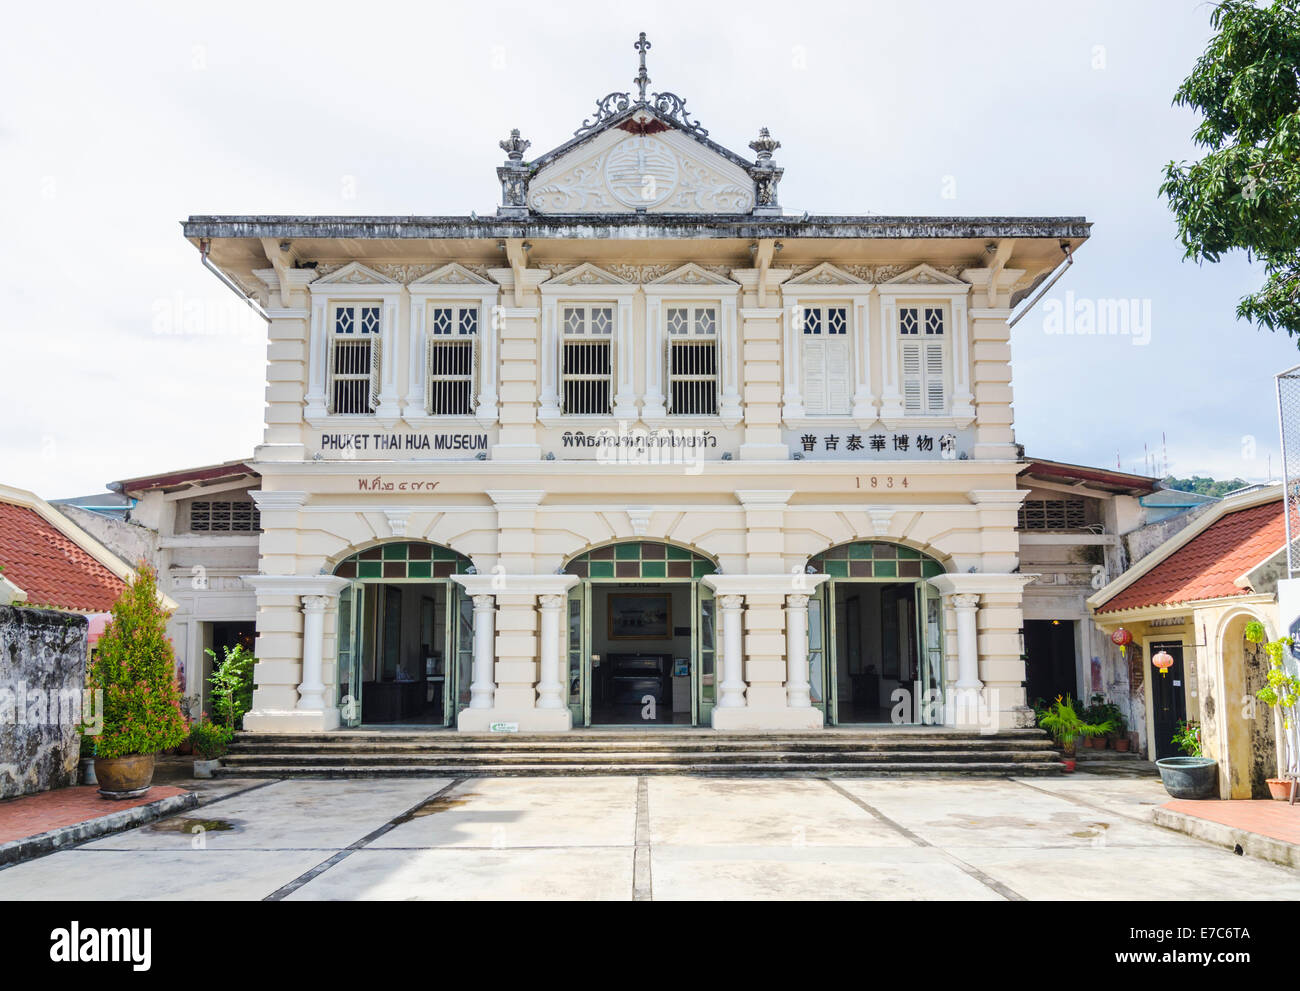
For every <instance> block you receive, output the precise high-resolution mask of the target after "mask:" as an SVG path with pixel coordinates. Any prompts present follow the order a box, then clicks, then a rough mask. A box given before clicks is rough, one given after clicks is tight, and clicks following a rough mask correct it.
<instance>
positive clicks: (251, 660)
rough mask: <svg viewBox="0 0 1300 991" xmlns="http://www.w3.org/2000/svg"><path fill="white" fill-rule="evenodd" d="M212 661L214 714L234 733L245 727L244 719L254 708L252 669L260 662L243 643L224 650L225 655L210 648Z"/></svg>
mask: <svg viewBox="0 0 1300 991" xmlns="http://www.w3.org/2000/svg"><path fill="white" fill-rule="evenodd" d="M205 653H206V654H207V655H208V656H209V657H211V658H212V676H211V677H210V678H208V684H209V685H211V686H212V714H213V715H214V716H216V718H217V722H219V723H221V724H222V725H224V726H225V727H226V728H227V729H228V730H230V731H231V732H232V733H233V732H234V731H235V730H237V729H242V728H243V726H244V715H245V713H247V712H248V710H249V709H251V708H252V707H253V665H255V664H256V663H257V658H256V657H254V656H253V654H252V653H251V652H250V651H249V650H248V649H247V648H246V647H245V646H244V645H243V644H242V643H241V644H235V646H234V647H227V648H225V651H224V655H225V656H223V657H221V658H218V657H217V652H216V651H215V650H212V649H211V648H208V649H207V650H206V651H205Z"/></svg>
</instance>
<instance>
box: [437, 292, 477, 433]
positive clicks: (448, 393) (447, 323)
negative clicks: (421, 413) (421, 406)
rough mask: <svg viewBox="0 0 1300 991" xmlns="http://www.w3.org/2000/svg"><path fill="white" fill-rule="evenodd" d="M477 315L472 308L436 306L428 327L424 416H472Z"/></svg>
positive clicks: (475, 309)
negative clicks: (425, 414)
mask: <svg viewBox="0 0 1300 991" xmlns="http://www.w3.org/2000/svg"><path fill="white" fill-rule="evenodd" d="M478 328H479V311H478V308H477V307H472V306H438V307H435V308H434V310H433V313H432V319H431V320H430V323H429V338H428V354H427V356H426V365H427V367H428V389H427V400H428V401H427V403H426V407H427V412H428V413H429V414H430V415H431V416H469V415H471V414H472V413H473V412H474V407H475V399H474V372H475V370H476V368H477V365H478Z"/></svg>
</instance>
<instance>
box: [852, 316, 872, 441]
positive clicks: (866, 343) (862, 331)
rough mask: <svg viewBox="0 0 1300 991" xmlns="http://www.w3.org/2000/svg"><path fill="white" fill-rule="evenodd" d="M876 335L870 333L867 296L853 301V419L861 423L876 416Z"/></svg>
mask: <svg viewBox="0 0 1300 991" xmlns="http://www.w3.org/2000/svg"><path fill="white" fill-rule="evenodd" d="M875 339H876V335H873V334H872V333H871V307H870V306H869V305H868V300H867V297H865V296H859V297H858V298H857V299H855V300H854V301H853V364H854V374H855V376H856V378H857V383H856V385H855V386H854V389H853V419H855V420H858V421H861V422H863V423H866V422H870V421H872V420H875V418H876V402H875V397H874V396H872V394H871V351H872V348H873V347H874V346H875Z"/></svg>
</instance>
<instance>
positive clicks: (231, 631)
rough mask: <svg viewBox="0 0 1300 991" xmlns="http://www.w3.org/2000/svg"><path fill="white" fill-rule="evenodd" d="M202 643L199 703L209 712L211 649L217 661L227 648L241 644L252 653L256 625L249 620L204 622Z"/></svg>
mask: <svg viewBox="0 0 1300 991" xmlns="http://www.w3.org/2000/svg"><path fill="white" fill-rule="evenodd" d="M203 625H204V627H205V629H204V631H203V634H204V635H203V645H204V647H205V648H206V649H205V650H204V651H203V659H202V672H201V674H202V679H201V681H200V684H199V697H200V705H201V706H202V711H203V712H209V713H210V712H211V711H212V710H211V709H210V708H209V706H210V705H211V698H210V695H211V692H212V685H211V683H210V682H209V681H208V679H209V678H211V677H212V667H213V659H212V654H209V653H208V650H211V651H212V653H213V654H216V660H217V663H220V662H221V661H223V660H224V659H225V657H226V651H227V650H234V649H235V647H237V646H243V648H244V649H245V650H247V651H248V652H249V653H250V654H251V653H253V644H254V643H255V642H256V639H257V629H256V625H255V624H254V623H253V622H252V621H251V620H249V621H247V622H245V621H243V620H239V621H230V622H216V623H204V624H203Z"/></svg>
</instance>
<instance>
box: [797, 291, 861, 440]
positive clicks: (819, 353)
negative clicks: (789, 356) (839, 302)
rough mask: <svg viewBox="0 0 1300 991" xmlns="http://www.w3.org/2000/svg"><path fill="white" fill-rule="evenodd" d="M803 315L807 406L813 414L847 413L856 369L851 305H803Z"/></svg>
mask: <svg viewBox="0 0 1300 991" xmlns="http://www.w3.org/2000/svg"><path fill="white" fill-rule="evenodd" d="M800 316H801V320H800V322H801V325H802V334H801V335H800V340H801V342H802V343H801V346H802V348H803V361H802V362H801V363H800V365H801V370H802V375H803V398H804V408H805V410H807V412H808V413H810V414H813V415H818V414H835V415H847V414H848V412H849V399H850V396H849V393H850V387H849V377H850V375H851V373H852V370H853V365H852V361H851V360H850V354H849V336H848V331H849V311H848V307H845V306H809V307H801V314H800Z"/></svg>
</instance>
